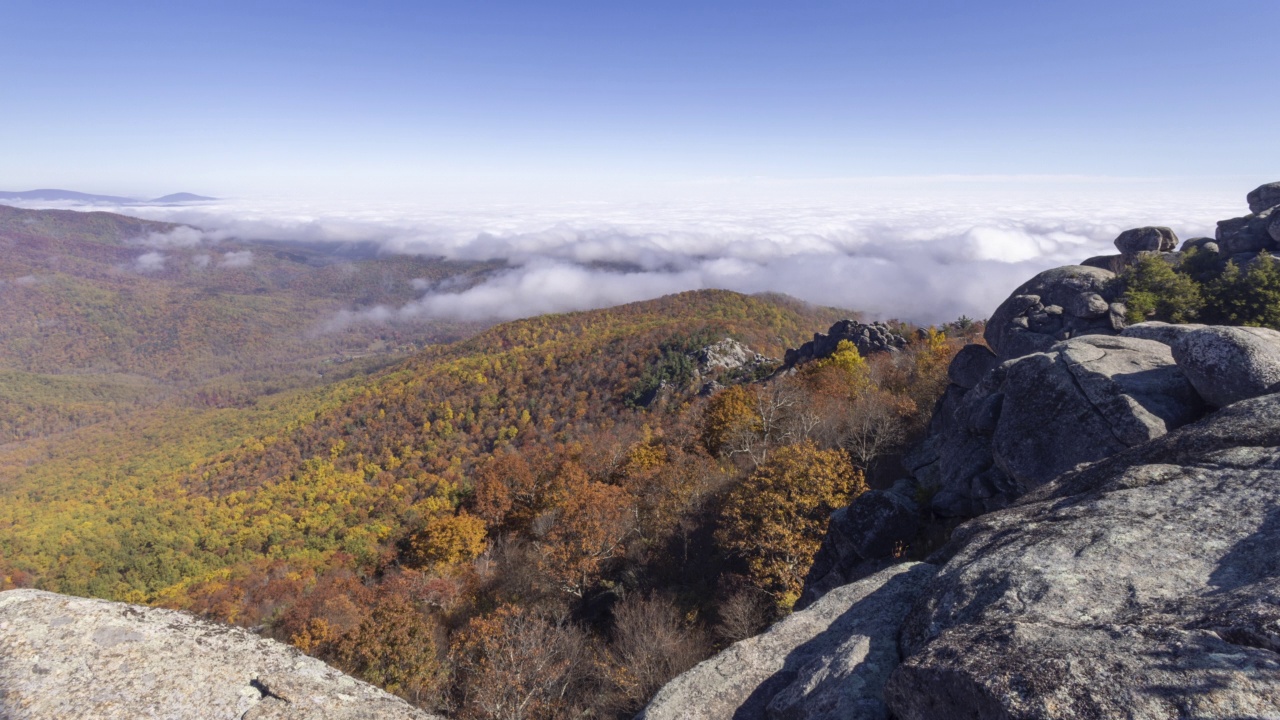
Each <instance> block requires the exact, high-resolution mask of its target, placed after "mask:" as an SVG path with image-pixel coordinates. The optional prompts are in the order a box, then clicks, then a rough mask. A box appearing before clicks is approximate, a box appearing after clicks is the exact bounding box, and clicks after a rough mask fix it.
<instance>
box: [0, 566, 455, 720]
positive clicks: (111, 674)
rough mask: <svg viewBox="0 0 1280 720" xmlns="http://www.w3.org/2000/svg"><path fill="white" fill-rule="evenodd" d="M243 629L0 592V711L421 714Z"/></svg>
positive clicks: (324, 719)
mask: <svg viewBox="0 0 1280 720" xmlns="http://www.w3.org/2000/svg"><path fill="white" fill-rule="evenodd" d="M434 717H435V716H433V715H428V714H426V713H424V712H422V711H420V710H417V709H415V708H414V707H412V706H411V705H409V704H408V703H406V702H405V701H403V700H401V699H400V698H397V697H395V696H394V695H390V694H388V693H386V692H383V691H382V690H379V689H378V688H375V687H373V686H372V685H369V684H367V683H363V682H360V681H359V680H356V679H354V678H352V677H349V676H347V675H344V674H343V673H341V672H338V671H337V670H335V669H333V668H331V667H329V666H328V665H326V664H324V663H323V662H321V661H319V660H316V659H315V658H311V657H307V656H306V655H303V654H302V653H301V652H299V651H298V650H296V649H294V648H291V647H289V646H288V645H284V644H281V643H278V642H275V641H274V640H268V639H265V638H262V637H259V636H257V635H254V634H253V633H251V632H249V631H248V630H244V629H242V628H236V627H230V626H227V625H220V624H217V623H212V622H206V621H204V620H199V619H197V618H195V617H192V616H191V615H187V614H186V613H180V612H174V611H172V610H160V609H157V608H150V607H142V606H138V605H126V604H124V603H114V602H108V601H106V600H88V599H84V598H76V597H68V596H65V595H57V594H54V593H48V592H41V591H38V590H10V591H8V592H3V593H0V718H6V720H8V719H12V720H46V719H47V720H65V719H66V718H95V719H96V720H111V719H115V718H119V719H120V720H134V719H135V718H168V719H173V720H179V719H181V720H203V719H205V718H208V719H210V720H214V719H218V720H220V719H222V718H226V719H227V720H269V719H271V718H280V719H283V718H289V719H290V720H358V719H364V718H369V719H372V720H431V719H432V718H434Z"/></svg>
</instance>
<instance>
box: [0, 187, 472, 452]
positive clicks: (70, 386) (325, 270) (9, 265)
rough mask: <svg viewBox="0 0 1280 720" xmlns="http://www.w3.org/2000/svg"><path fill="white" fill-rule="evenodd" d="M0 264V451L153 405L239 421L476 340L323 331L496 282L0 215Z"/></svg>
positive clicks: (435, 328)
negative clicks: (224, 414)
mask: <svg viewBox="0 0 1280 720" xmlns="http://www.w3.org/2000/svg"><path fill="white" fill-rule="evenodd" d="M0 250H2V251H3V252H0V373H3V379H4V382H3V383H0V416H2V417H3V420H0V444H3V443H5V442H8V441H13V440H22V439H27V438H35V437H41V436H45V435H48V434H50V433H54V432H59V431H64V430H68V429H72V428H76V427H83V426H85V425H87V424H91V423H93V422H98V421H102V420H106V419H112V418H117V419H118V418H121V417H123V416H125V415H127V414H128V413H129V412H132V411H133V410H135V409H139V408H141V407H148V406H151V405H154V403H155V401H156V400H158V399H160V398H173V397H177V396H181V397H182V399H183V400H184V401H185V402H186V403H187V404H189V405H203V406H218V405H233V404H241V405H243V404H246V403H248V402H250V401H251V400H252V399H253V398H254V397H256V396H258V395H260V394H262V393H264V392H273V391H278V390H280V389H283V388H286V387H302V386H307V385H315V384H317V383H320V382H324V378H323V377H322V375H333V374H334V373H335V372H337V373H350V372H360V371H362V370H364V369H366V368H367V367H369V366H371V365H378V364H385V362H387V361H388V360H391V359H395V358H397V357H403V356H405V355H406V354H407V353H408V352H411V351H412V350H414V349H417V348H419V347H422V346H423V345H426V344H430V343H432V342H438V341H447V340H453V339H457V338H459V337H463V336H465V335H467V334H471V333H473V332H475V331H476V330H477V329H478V327H476V326H475V325H466V324H458V323H442V322H437V321H428V320H419V321H415V322H411V323H397V324H374V323H351V324H345V325H341V326H337V325H335V324H334V322H333V320H334V318H335V317H337V316H338V315H339V313H341V312H342V311H353V310H354V311H359V310H360V309H363V308H368V307H372V306H376V305H379V304H389V305H397V304H402V303H404V302H406V301H408V300H410V299H412V298H414V297H417V296H418V295H419V294H420V292H421V291H420V290H419V289H417V288H418V287H421V285H422V283H426V282H431V281H435V280H439V279H442V278H445V277H453V278H455V279H456V281H459V282H465V278H467V277H468V276H469V275H470V274H472V273H483V272H486V271H488V270H490V269H492V268H493V267H494V265H493V264H483V263H450V262H444V261H440V260H433V259H429V258H420V257H406V256H398V257H380V256H378V255H377V254H376V253H374V252H372V251H371V250H370V249H369V248H360V247H346V246H341V245H337V244H329V245H323V244H313V245H310V246H299V245H293V244H283V243H267V242H258V241H252V240H240V239H221V240H214V239H210V238H208V237H206V236H205V235H203V234H202V233H200V232H199V231H197V230H196V229H194V228H189V227H184V226H178V225H171V224H166V223H155V222H150V221H143V220H138V219H136V218H130V217H125V216H122V215H114V214H111V213H102V212H90V213H85V212H72V211H60V210H21V209H17V208H12V207H7V206H3V205H0ZM219 379H221V381H220V382H219V381H218V380H219Z"/></svg>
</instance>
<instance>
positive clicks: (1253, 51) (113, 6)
mask: <svg viewBox="0 0 1280 720" xmlns="http://www.w3.org/2000/svg"><path fill="white" fill-rule="evenodd" d="M0 24H2V25H3V27H4V38H5V41H4V42H3V43H0V65H2V66H3V67H4V68H5V70H4V71H3V72H0V137H3V138H4V139H5V140H4V145H3V147H4V151H3V153H0V189H25V188H29V187H37V186H60V187H72V188H75V189H82V190H88V191H94V192H103V193H125V194H139V195H148V194H160V193H164V192H171V191H175V190H189V191H194V192H204V193H212V194H224V195H237V194H252V193H301V194H313V195H323V194H342V193H356V194H358V193H371V194H377V193H387V194H395V193H401V194H413V193H419V192H438V191H444V190H449V189H459V188H461V189H468V190H473V191H476V192H486V191H492V192H494V193H502V192H517V191H520V190H522V189H545V188H549V187H553V188H563V189H564V190H565V192H566V193H567V194H572V193H573V192H575V191H580V190H582V189H584V188H598V187H601V186H608V185H613V186H616V187H619V188H623V189H626V188H637V187H645V186H664V187H680V185H681V183H698V182H721V181H724V182H733V181H734V179H737V178H769V179H776V180H811V179H815V178H817V179H824V178H858V177H874V176H938V175H966V176H967V175H1084V176H1121V177H1182V178H1188V177H1189V178H1215V177H1216V178H1223V177H1228V178H1232V181H1231V183H1230V187H1232V188H1237V187H1238V188H1239V189H1240V191H1241V192H1243V190H1246V189H1248V187H1252V185H1250V184H1249V183H1250V182H1253V181H1254V180H1256V181H1257V182H1262V181H1266V180H1274V179H1276V178H1275V177H1272V176H1276V175H1280V141H1277V138H1276V133H1275V128H1276V127H1277V118H1280V93H1277V92H1276V91H1275V88H1274V82H1273V80H1274V74H1275V68H1276V66H1277V56H1276V49H1275V39H1274V38H1275V31H1274V28H1276V27H1280V3H1277V2H1275V0H1225V1H1221V2H1205V1H1204V0H1200V1H1197V2H1187V1H1185V0H1165V1H1163V2H1147V1H1142V2H1137V1H1125V0H1119V1H1116V0H1113V1H1111V2H1097V1H1094V0H1075V1H1073V2H1056V1H1048V0H1019V1H1017V2H1004V1H1001V2H977V1H975V0H969V1H968V2H960V1H947V0H895V1H894V2H888V1H884V2H855V1H850V2H805V1H803V0H800V1H795V2H776V1H774V2H755V1H753V0H736V1H735V2H692V1H689V0H686V1H684V2H665V1H663V0H648V1H646V2H599V1H598V0H597V1H594V2H537V3H533V2H486V1H484V0H472V1H469V2H449V3H441V2H427V1H417V2H408V1H406V2H387V1H381V2H380V1H377V0H371V1H368V2H360V3H355V2H324V1H323V0H312V1H310V2H270V1H262V2H228V1H225V0H224V1H221V2H120V3H101V2H93V3H90V2H83V3H81V2H58V1H57V0H44V1H41V2H32V1H29V0H0ZM1254 184H1256V183H1254ZM1246 185H1248V187H1245V186H1246Z"/></svg>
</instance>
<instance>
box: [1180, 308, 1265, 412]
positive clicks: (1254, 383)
mask: <svg viewBox="0 0 1280 720" xmlns="http://www.w3.org/2000/svg"><path fill="white" fill-rule="evenodd" d="M1172 347H1173V356H1174V358H1176V359H1177V361H1178V367H1180V368H1181V369H1182V371H1183V372H1184V373H1186V375H1187V377H1188V378H1189V379H1190V381H1191V384H1192V385H1194V386H1195V388H1196V391H1197V392H1199V393H1200V396H1201V397H1203V398H1204V399H1205V400H1206V401H1208V402H1209V403H1210V404H1211V405H1214V406H1216V407H1223V406H1225V405H1230V404H1231V403H1234V402H1239V401H1240V400H1248V399H1249V398H1254V397H1258V396H1259V395H1266V394H1269V393H1273V392H1276V391H1278V390H1280V332H1276V331H1275V330H1271V329H1268V328H1255V327H1200V328H1197V329H1195V330H1191V331H1189V332H1185V333H1183V334H1182V335H1180V336H1179V337H1178V338H1177V340H1176V341H1175V342H1174V343H1172Z"/></svg>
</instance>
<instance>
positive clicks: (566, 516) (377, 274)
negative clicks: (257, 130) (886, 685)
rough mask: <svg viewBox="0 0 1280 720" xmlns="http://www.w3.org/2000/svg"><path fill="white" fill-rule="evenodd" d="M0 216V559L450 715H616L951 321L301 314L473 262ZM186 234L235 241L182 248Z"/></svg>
mask: <svg viewBox="0 0 1280 720" xmlns="http://www.w3.org/2000/svg"><path fill="white" fill-rule="evenodd" d="M0 218H3V219H4V221H5V222H4V224H3V225H2V226H0V229H2V231H3V235H2V236H3V237H5V238H7V239H8V241H9V242H10V244H11V246H12V247H15V248H22V251H21V252H15V253H13V254H11V255H10V256H9V257H7V258H6V260H5V263H7V264H6V265H5V266H4V273H5V275H4V281H5V285H4V286H3V287H0V296H2V297H3V303H2V307H3V312H4V313H5V316H6V318H8V319H9V320H10V321H11V322H10V323H8V324H7V325H6V328H5V330H4V332H5V333H7V334H6V336H5V339H4V343H3V347H4V348H5V353H6V354H0V378H4V379H5V380H6V382H4V383H3V393H2V394H0V399H3V401H4V402H6V403H9V406H10V407H12V408H16V411H15V412H10V413H7V414H6V423H7V424H6V425H5V426H4V429H5V431H6V432H7V433H8V438H9V439H10V440H11V442H9V443H8V444H4V445H0V579H2V580H3V587H37V588H42V589H48V590H53V591H57V592H62V593H68V594H73V595H82V596H89V597H101V598H108V599H115V600H127V601H130V602H139V603H148V604H154V605H161V606H165V607H172V608H178V609H184V610H189V611H193V612H196V613H198V614H201V615H203V616H206V617H209V618H213V619H217V620H220V621H224V622H230V623H235V624H240V625H245V626H249V627H253V628H257V629H258V630H259V631H260V632H263V633H265V634H267V635H270V636H272V637H275V638H278V639H281V640H284V641H286V642H290V643H292V644H294V645H296V646H298V647H300V648H302V649H303V650H305V651H306V652H308V653H311V654H313V655H316V656H317V657H320V658H322V659H324V660H326V661H328V662H330V663H332V664H334V665H336V666H337V667H339V668H341V669H344V670H346V671H348V672H351V673H353V674H355V675H357V676H359V677H362V678H364V679H367V680H369V681H371V682H373V683H375V684H378V685H380V686H382V687H384V688H386V689H388V690H391V691H392V692H395V693H397V694H400V695H401V696H403V697H405V698H407V699H409V700H411V701H412V702H414V703H416V704H418V705H420V706H422V707H426V708H431V709H441V710H447V711H450V712H452V713H454V714H456V715H458V716H460V717H467V718H495V717H505V715H503V713H502V711H501V708H502V707H509V706H510V704H511V703H512V702H517V703H521V704H522V707H527V708H528V709H529V712H528V713H527V714H526V715H525V717H546V718H551V717H625V716H628V715H629V714H632V713H634V712H635V711H636V710H637V709H638V708H640V707H641V706H642V705H643V703H644V702H645V701H646V700H647V699H648V698H649V697H650V696H651V694H652V693H653V692H654V691H655V690H656V689H657V688H658V687H660V686H661V684H662V683H664V682H665V681H666V680H668V679H669V678H671V677H672V676H674V675H675V674H677V673H678V672H680V671H681V670H683V669H685V668H687V667H689V666H690V665H692V664H693V663H696V662H697V661H699V660H701V659H702V658H704V657H706V656H708V655H709V654H710V653H712V652H713V651H714V650H715V649H717V648H719V647H722V646H723V645H725V644H726V643H729V642H732V641H734V640H737V639H740V638H743V637H747V636H749V635H751V634H753V633H754V632H756V631H758V630H759V629H760V628H761V627H763V626H764V625H765V624H767V623H768V622H770V621H772V620H773V619H775V618H777V617H779V616H780V615H782V614H785V613H787V612H789V610H790V607H791V605H792V604H793V603H794V602H795V601H796V599H797V597H798V594H799V590H800V587H801V583H802V581H803V579H804V574H805V572H806V571H807V569H808V567H809V565H810V564H811V563H812V559H813V555H814V553H815V552H816V551H817V548H818V544H819V541H820V539H821V536H822V533H823V531H824V529H825V523H826V518H827V516H828V515H829V514H830V513H831V512H832V511H833V510H834V509H836V508H838V507H841V506H843V505H844V504H846V503H847V502H848V501H849V500H850V499H851V498H852V497H853V496H855V495H856V494H857V493H859V492H861V491H862V490H864V489H866V488H867V487H868V483H869V482H871V483H874V482H876V478H877V477H879V476H881V475H884V474H885V473H884V471H885V470H888V471H889V472H890V473H891V472H892V465H893V463H894V462H896V460H895V457H896V453H899V452H901V450H902V448H904V447H905V446H906V445H907V444H908V443H909V442H910V441H911V440H912V439H913V438H915V437H918V436H919V434H920V433H921V432H922V431H923V429H924V424H925V422H926V421H927V418H928V416H929V413H930V412H931V410H932V407H933V404H934V402H935V400H936V398H937V396H938V395H939V394H940V392H941V389H942V387H943V385H944V384H945V369H946V365H947V362H948V361H949V359H950V357H951V355H952V354H953V353H954V351H955V349H956V348H957V347H958V346H959V344H960V343H962V342H963V340H964V339H965V338H972V337H974V336H975V333H976V332H978V331H979V330H980V326H974V325H970V324H968V323H965V322H962V323H958V324H955V325H952V326H948V327H947V328H944V329H916V328H912V327H908V326H905V325H891V326H886V330H885V331H890V330H892V331H896V332H898V333H900V336H901V337H905V338H907V340H906V346H905V347H903V348H901V349H900V350H895V351H894V352H886V353H878V354H872V355H870V356H868V357H863V356H862V355H861V354H859V352H858V350H857V349H856V347H854V346H853V344H851V343H849V342H843V343H841V344H840V345H839V347H838V348H836V349H835V350H834V352H831V353H829V354H827V355H826V356H824V357H820V358H816V359H814V360H812V361H810V362H806V363H803V364H801V365H800V366H798V367H795V368H784V367H783V366H782V363H781V361H780V360H778V359H777V358H781V357H782V356H783V355H784V352H785V351H786V350H787V349H788V348H795V347H798V346H800V345H801V344H802V343H804V342H806V341H807V340H809V339H810V338H812V337H813V334H814V333H815V332H820V331H823V330H825V329H826V328H827V327H828V326H830V325H831V324H832V323H833V322H834V321H836V320H838V319H840V318H842V317H845V316H846V315H847V314H848V313H847V311H839V310H835V309H830V308H819V307H813V306H809V305H805V304H803V303H800V302H798V301H795V300H792V299H789V298H786V297H784V296H769V295H765V296H745V295H741V294H737V293H732V292H726V291H697V292H688V293H682V294H678V295H672V296H668V297H664V298H660V299H657V300H653V301H648V302H641V303H635V304H631V305H625V306H620V307H615V308H609V309H604V310H596V311H589V312H578V313H569V314H561V315H546V316H541V317H536V318H531V319H527V320H520V321H516V322H511V323H506V324H501V325H496V326H494V327H491V328H488V329H486V330H480V331H478V332H477V328H473V327H472V328H468V327H464V326H456V325H454V326H448V325H430V324H427V325H421V326H416V327H415V326H410V327H405V326H376V325H375V326H371V327H370V326H364V327H361V326H357V327H352V328H343V329H340V330H338V331H336V332H333V333H329V334H323V333H316V332H315V326H316V323H317V322H319V320H318V319H322V316H323V313H325V312H329V313H333V312H338V311H340V310H342V309H349V308H352V307H356V308H358V307H360V306H361V303H364V304H366V305H367V304H369V303H373V302H375V301H379V302H380V301H390V300H393V299H395V298H396V297H398V296H397V293H401V294H407V293H408V292H409V288H410V287H411V286H410V284H409V283H408V280H409V279H411V278H412V277H414V276H422V275H429V274H430V273H432V272H435V273H458V274H465V273H467V272H483V271H484V268H483V267H473V266H468V267H463V266H458V265H452V264H447V263H439V262H435V261H425V260H421V259H416V258H402V257H378V256H373V257H366V258H363V259H351V258H346V259H336V258H335V253H334V252H333V251H332V249H331V250H330V251H329V254H328V255H316V256H312V257H309V258H306V257H304V256H305V253H306V252H317V251H314V250H313V251H307V250H305V249H298V248H295V249H291V250H289V251H287V252H286V251H283V250H281V251H279V252H278V253H276V254H267V252H266V251H265V250H264V249H263V248H264V246H263V245H261V244H252V243H243V242H240V241H229V242H232V244H228V245H225V246H217V247H215V248H213V249H210V248H209V247H208V246H206V245H194V246H192V247H187V248H181V247H179V248H177V249H174V248H172V247H170V248H167V249H166V250H165V263H164V267H161V268H159V269H157V270H155V271H152V272H147V273H139V272H137V269H136V263H137V258H138V257H140V255H139V253H142V254H145V252H150V251H147V250H146V248H139V247H138V246H137V243H138V241H137V238H139V237H148V236H150V234H151V233H173V232H174V230H175V228H174V227H173V226H158V225H155V224H139V223H140V221H135V220H132V219H129V218H123V217H121V216H111V215H105V214H101V213H91V214H82V215H73V214H60V213H49V212H44V211H41V212H39V213H35V214H30V215H23V214H22V213H18V214H14V213H13V212H10V211H7V210H5V211H4V213H0ZM240 248H251V249H240ZM144 251H145V252H144ZM219 252H221V253H223V254H224V256H225V255H226V254H230V253H238V252H250V253H252V254H253V256H254V257H255V258H259V259H257V260H255V264H253V265H250V266H245V267H241V268H224V269H225V270H226V273H225V274H216V273H215V274H211V275H205V274H204V273H205V272H206V271H208V270H209V267H208V265H207V264H206V266H205V267H203V268H200V267H198V266H197V265H198V263H195V262H193V261H192V260H191V258H192V257H195V256H197V255H198V254H210V255H211V254H216V253H219ZM295 253H303V255H299V256H298V257H304V259H305V262H304V261H302V260H299V259H298V257H294V254H295ZM264 256H265V257H264ZM61 258H70V259H69V260H65V261H64V260H62V259H61ZM131 258H132V259H131ZM131 262H132V263H134V264H135V267H134V268H132V269H131V268H130V265H129V263H131ZM19 273H21V274H19ZM326 283H328V284H326ZM344 283H352V284H353V285H352V286H351V287H348V286H347V285H344ZM344 288H345V289H344ZM352 288H354V290H353V289H352ZM371 288H372V289H377V290H376V291H374V290H371ZM379 293H381V294H379ZM249 319H252V322H250V321H249ZM46 330H49V332H45V331H46ZM450 333H452V334H454V335H458V334H470V336H469V337H466V338H465V339H460V340H455V341H452V342H440V340H447V339H448V337H449V335H450ZM397 340H399V341H401V342H402V344H401V345H399V346H393V345H392V343H394V342H396V341H397ZM72 348H75V350H74V351H73V350H72ZM412 348H420V349H417V350H412V351H411V349H412ZM19 351H20V352H19ZM784 370H785V371H784ZM869 479H870V480H869ZM925 545H927V543H922V544H921V546H922V547H923V546H925ZM532 668H537V669H536V670H533V669H532Z"/></svg>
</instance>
